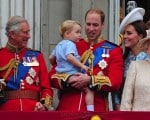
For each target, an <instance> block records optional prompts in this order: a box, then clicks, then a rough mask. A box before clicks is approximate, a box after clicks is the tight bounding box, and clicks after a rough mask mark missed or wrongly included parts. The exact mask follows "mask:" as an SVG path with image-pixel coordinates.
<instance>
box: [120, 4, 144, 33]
mask: <svg viewBox="0 0 150 120" xmlns="http://www.w3.org/2000/svg"><path fill="white" fill-rule="evenodd" d="M144 14H145V10H144V9H143V8H139V7H137V8H134V9H133V10H132V11H131V12H129V14H127V16H126V17H125V18H124V19H123V20H122V22H121V24H120V27H119V30H120V33H123V32H124V28H125V26H126V25H128V24H130V23H132V22H135V21H138V20H143V16H144Z"/></svg>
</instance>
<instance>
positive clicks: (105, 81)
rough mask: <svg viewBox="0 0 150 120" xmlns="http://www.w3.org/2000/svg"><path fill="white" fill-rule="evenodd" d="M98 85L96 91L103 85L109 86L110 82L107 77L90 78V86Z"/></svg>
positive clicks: (95, 76) (96, 76)
mask: <svg viewBox="0 0 150 120" xmlns="http://www.w3.org/2000/svg"><path fill="white" fill-rule="evenodd" d="M96 85H98V89H101V87H102V86H103V85H107V86H111V82H110V80H109V78H108V77H106V76H98V75H94V76H92V86H93V87H94V86H96Z"/></svg>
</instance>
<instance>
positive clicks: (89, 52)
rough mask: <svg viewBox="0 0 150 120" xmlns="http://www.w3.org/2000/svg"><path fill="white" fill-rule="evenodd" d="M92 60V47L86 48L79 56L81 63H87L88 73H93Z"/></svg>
mask: <svg viewBox="0 0 150 120" xmlns="http://www.w3.org/2000/svg"><path fill="white" fill-rule="evenodd" d="M93 60H94V54H93V51H92V47H90V49H88V50H86V51H85V52H84V53H83V55H82V56H81V58H80V61H81V63H82V64H85V63H86V62H88V63H89V67H90V71H89V74H90V75H93Z"/></svg>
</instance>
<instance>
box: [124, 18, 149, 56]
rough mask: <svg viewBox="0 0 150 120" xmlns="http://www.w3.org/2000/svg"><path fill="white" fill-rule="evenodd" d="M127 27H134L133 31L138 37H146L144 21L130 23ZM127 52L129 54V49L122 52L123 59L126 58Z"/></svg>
mask: <svg viewBox="0 0 150 120" xmlns="http://www.w3.org/2000/svg"><path fill="white" fill-rule="evenodd" d="M129 25H132V26H133V27H134V29H135V30H136V32H137V33H138V34H139V35H142V38H145V37H146V35H147V33H146V29H147V27H146V24H145V23H144V21H141V20H138V21H135V22H132V23H130V24H129ZM129 52H130V48H125V52H124V55H123V58H124V59H126V58H127V56H128V54H129Z"/></svg>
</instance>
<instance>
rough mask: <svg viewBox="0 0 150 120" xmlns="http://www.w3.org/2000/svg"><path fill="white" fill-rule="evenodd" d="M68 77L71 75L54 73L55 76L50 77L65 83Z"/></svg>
mask: <svg viewBox="0 0 150 120" xmlns="http://www.w3.org/2000/svg"><path fill="white" fill-rule="evenodd" d="M70 75H71V74H66V73H56V74H54V75H52V77H51V78H57V79H59V80H62V81H64V82H66V81H67V80H68V78H69V77H70Z"/></svg>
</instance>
